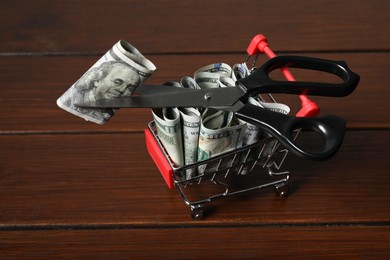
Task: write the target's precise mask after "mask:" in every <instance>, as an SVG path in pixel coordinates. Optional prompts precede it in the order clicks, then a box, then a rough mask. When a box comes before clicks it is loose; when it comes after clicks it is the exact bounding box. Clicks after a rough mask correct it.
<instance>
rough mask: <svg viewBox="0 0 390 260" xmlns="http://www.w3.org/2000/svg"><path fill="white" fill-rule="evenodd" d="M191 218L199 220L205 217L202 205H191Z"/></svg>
mask: <svg viewBox="0 0 390 260" xmlns="http://www.w3.org/2000/svg"><path fill="white" fill-rule="evenodd" d="M191 218H192V219H194V220H199V219H202V218H203V208H202V206H200V205H196V206H194V205H192V206H191Z"/></svg>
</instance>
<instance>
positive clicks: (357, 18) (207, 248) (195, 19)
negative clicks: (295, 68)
mask: <svg viewBox="0 0 390 260" xmlns="http://www.w3.org/2000/svg"><path fill="white" fill-rule="evenodd" d="M0 6H1V8H0V32H1V33H0V39H1V40H0V82H1V86H0V88H1V95H0V101H1V102H0V108H1V113H0V258H2V259H3V258H6V257H9V258H32V259H45V258H51V257H52V258H75V257H85V258H93V259H95V258H103V259H112V258H132V259H137V258H141V257H145V258H161V257H163V258H165V257H166V258H218V259H219V258H220V259H222V258H232V259H238V258H251V257H253V258H257V257H267V258H268V257H275V258H277V257H289V258H298V257H308V258H311V257H334V258H341V257H347V258H363V259H365V258H367V257H369V258H371V257H373V258H375V257H379V258H381V257H383V258H386V257H385V256H387V258H388V257H389V254H390V249H389V247H390V178H389V168H390V160H389V159H390V156H389V154H390V152H389V150H390V149H389V147H390V141H389V128H390V117H389V111H390V106H389V93H390V91H389V89H390V87H389V79H388V78H389V68H390V62H389V60H390V49H389V46H390V36H389V31H390V19H389V12H390V2H389V1H385V0H369V1H368V0H367V1H365V0H364V1H352V0H345V1H306V0H305V1H279V0H275V1H255V0H253V1H249V0H248V1H222V0H221V1H220V0H214V1H189V0H186V1H158V0H156V1H130V0H113V1H100V0H99V1H92V0H84V1H76V0H71V1H70V0H66V1H65V0H58V1H46V0H18V1H15V0H3V1H1V4H0ZM259 33H261V34H264V35H265V36H267V37H268V39H269V43H270V46H271V48H272V49H273V50H274V51H275V52H276V53H278V54H298V55H305V56H315V57H322V58H328V59H336V60H345V61H347V62H348V64H349V66H350V67H351V69H352V70H354V71H356V72H357V73H358V74H359V75H360V76H361V82H360V84H359V86H358V88H357V90H356V91H355V92H354V93H353V94H351V95H350V96H348V97H345V98H325V97H323V98H318V97H313V100H315V101H316V102H317V103H318V104H319V105H320V107H321V109H322V112H321V115H326V114H330V113H333V114H337V115H339V116H341V117H344V118H345V119H347V131H346V135H345V140H344V143H343V145H342V147H341V149H340V150H339V152H338V154H337V155H336V156H334V157H333V158H331V159H330V160H327V161H320V162H317V161H310V160H304V159H301V158H298V157H296V156H294V155H289V156H288V159H287V160H286V162H285V164H284V167H285V169H286V170H290V172H291V180H290V183H289V185H290V194H289V196H287V197H285V198H281V197H278V196H275V193H274V192H272V191H270V190H261V191H258V192H256V193H254V194H250V195H245V196H239V197H234V198H231V199H226V200H219V201H218V202H215V203H213V204H212V205H210V206H211V211H210V212H209V214H208V215H207V216H206V217H205V218H204V219H203V220H200V221H194V220H192V219H191V218H190V217H189V208H188V207H187V205H185V203H184V202H183V200H182V199H181V198H180V196H179V194H178V193H177V192H176V191H175V190H169V189H168V188H167V187H166V185H165V183H164V181H163V179H162V177H161V176H160V174H159V171H158V169H157V167H156V166H155V165H154V163H153V161H152V159H151V158H150V156H149V155H148V153H147V151H146V148H145V142H144V134H143V130H144V129H145V127H146V125H147V123H148V122H149V121H150V120H151V113H150V110H149V109H132V110H125V109H122V110H120V111H119V112H118V113H117V114H116V115H115V116H114V117H113V118H112V119H111V120H110V121H109V122H108V123H107V124H106V125H103V126H100V125H96V124H93V123H88V122H85V121H84V120H82V119H80V118H78V117H75V116H72V115H71V114H69V113H67V112H65V111H63V110H61V109H59V108H58V107H57V106H56V99H57V98H58V97H59V96H60V95H61V94H62V93H63V92H64V91H65V90H66V89H68V88H69V86H71V85H72V84H73V83H74V82H75V81H76V80H77V79H78V78H79V77H80V76H81V75H82V74H83V73H84V72H85V71H86V70H87V69H88V68H89V67H90V66H91V65H92V64H93V63H94V62H95V61H96V60H97V59H99V58H100V57H101V56H102V55H103V54H104V53H105V52H106V51H107V50H108V49H110V48H111V46H112V45H113V44H114V43H115V42H117V41H118V40H119V39H124V40H127V41H129V42H131V43H132V44H133V45H135V46H136V47H137V48H138V49H139V50H140V51H141V52H142V53H143V54H144V55H145V56H147V57H148V58H149V59H150V60H152V61H153V62H154V63H155V65H156V66H157V69H158V70H157V72H156V73H155V74H154V75H153V76H152V77H151V78H150V79H149V80H148V82H149V83H155V84H160V83H163V82H165V81H168V80H179V79H180V78H181V77H182V76H185V75H192V74H193V72H194V71H195V70H196V69H197V68H199V67H201V66H204V65H207V64H211V63H214V62H226V63H228V64H230V65H233V64H234V63H238V62H243V61H244V60H245V58H246V53H245V50H246V48H247V46H248V44H249V42H250V40H251V39H252V37H253V36H255V35H256V34H259ZM265 60H266V58H265V56H264V55H263V56H261V57H260V60H259V61H260V62H264V61H265ZM297 77H298V75H297ZM280 100H281V101H283V102H286V103H289V104H291V105H292V109H293V110H294V109H295V110H296V109H297V108H298V107H299V101H298V99H297V97H294V96H281V97H280Z"/></svg>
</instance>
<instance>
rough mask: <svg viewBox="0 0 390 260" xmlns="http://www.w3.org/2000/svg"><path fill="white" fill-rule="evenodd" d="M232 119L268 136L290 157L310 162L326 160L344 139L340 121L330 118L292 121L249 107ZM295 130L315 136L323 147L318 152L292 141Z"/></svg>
mask: <svg viewBox="0 0 390 260" xmlns="http://www.w3.org/2000/svg"><path fill="white" fill-rule="evenodd" d="M236 115H237V117H238V118H241V119H243V120H244V121H246V122H248V123H251V124H253V125H256V126H258V127H260V128H261V129H263V130H265V131H267V132H269V133H270V134H271V135H272V136H273V137H275V138H276V139H277V140H279V141H280V142H281V143H282V144H283V145H284V146H285V147H286V148H287V149H288V150H290V151H291V152H293V153H294V154H296V155H298V156H300V157H303V158H308V159H314V160H325V159H328V158H330V157H332V156H333V155H334V154H335V153H336V152H337V151H338V149H339V148H340V146H341V143H342V141H343V138H344V132H345V125H346V122H345V120H344V119H343V118H340V117H338V116H334V115H328V116H325V117H315V118H306V117H295V116H289V115H284V114H282V113H277V112H273V111H270V110H267V109H263V108H259V107H257V106H254V105H250V104H247V105H245V106H244V107H243V108H241V109H240V110H239V111H238V112H237V113H236ZM298 129H302V130H303V131H305V130H308V131H314V132H316V133H318V134H319V135H320V136H321V137H322V139H323V141H324V144H323V145H321V147H320V148H319V149H313V148H306V147H302V145H301V144H298V143H297V142H296V140H294V134H293V133H294V131H295V130H298Z"/></svg>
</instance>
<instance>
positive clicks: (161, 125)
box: [152, 108, 184, 167]
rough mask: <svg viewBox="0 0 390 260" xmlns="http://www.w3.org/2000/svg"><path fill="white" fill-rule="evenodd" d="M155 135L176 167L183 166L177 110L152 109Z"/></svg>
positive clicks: (178, 113)
mask: <svg viewBox="0 0 390 260" xmlns="http://www.w3.org/2000/svg"><path fill="white" fill-rule="evenodd" d="M152 115H153V119H154V121H155V123H156V126H157V134H158V137H159V139H160V140H161V143H162V144H163V146H164V148H165V150H166V151H167V153H168V155H169V157H170V158H171V160H172V162H173V163H174V165H175V166H176V167H181V166H183V165H184V156H183V141H182V130H181V122H180V112H179V110H178V109H177V108H155V109H152Z"/></svg>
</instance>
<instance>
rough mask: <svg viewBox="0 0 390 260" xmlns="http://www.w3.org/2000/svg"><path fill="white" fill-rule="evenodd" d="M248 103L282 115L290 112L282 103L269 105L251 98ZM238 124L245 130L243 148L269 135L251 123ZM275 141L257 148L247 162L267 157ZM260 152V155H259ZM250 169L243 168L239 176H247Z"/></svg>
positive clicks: (242, 121) (241, 121)
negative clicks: (256, 157)
mask: <svg viewBox="0 0 390 260" xmlns="http://www.w3.org/2000/svg"><path fill="white" fill-rule="evenodd" d="M248 103H250V104H252V105H255V106H258V107H261V108H264V109H269V110H272V111H274V112H279V113H283V114H288V113H289V112H290V107H289V106H287V105H285V104H282V103H270V102H263V101H260V100H258V99H255V98H253V97H251V98H249V99H248ZM239 121H240V123H242V124H246V130H245V136H244V141H243V146H245V145H250V144H254V143H256V142H258V141H260V140H261V139H265V138H269V137H270V135H269V134H268V133H266V132H264V131H262V130H261V129H260V128H259V127H258V126H255V125H253V124H251V123H248V122H245V121H244V120H241V119H239ZM275 142H276V141H272V142H269V143H267V144H265V146H264V147H259V149H258V150H257V151H255V152H254V153H252V154H251V156H250V157H248V158H246V159H247V160H251V159H254V158H253V157H254V156H268V155H269V154H270V153H271V152H272V150H273V147H274V145H275ZM260 152H261V154H259V153H260ZM250 170H251V169H250V168H249V167H247V166H245V167H243V169H242V171H241V174H242V175H245V174H247V173H248V172H249V171H250Z"/></svg>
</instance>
